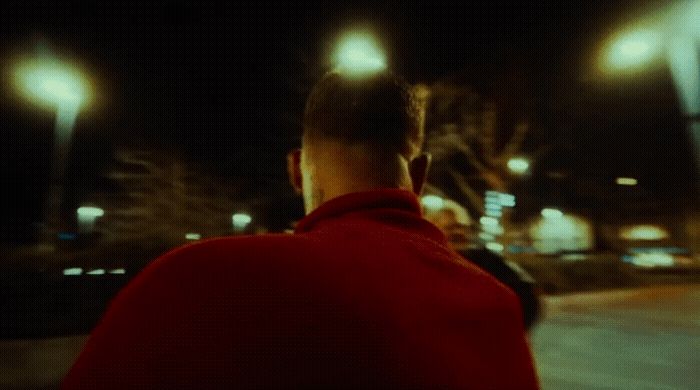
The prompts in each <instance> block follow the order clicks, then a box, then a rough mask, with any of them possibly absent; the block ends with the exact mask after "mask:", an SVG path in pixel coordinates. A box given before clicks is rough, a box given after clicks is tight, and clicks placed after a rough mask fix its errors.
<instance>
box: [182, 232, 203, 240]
mask: <svg viewBox="0 0 700 390" xmlns="http://www.w3.org/2000/svg"><path fill="white" fill-rule="evenodd" d="M201 238H202V235H201V234H199V233H187V234H185V239H186V240H199V239H201Z"/></svg>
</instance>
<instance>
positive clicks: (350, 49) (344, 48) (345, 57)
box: [334, 32, 386, 77]
mask: <svg viewBox="0 0 700 390" xmlns="http://www.w3.org/2000/svg"><path fill="white" fill-rule="evenodd" d="M334 62H335V65H336V69H337V70H338V71H339V72H342V73H343V74H345V75H347V76H349V77H363V76H367V75H370V74H372V73H377V72H380V71H382V70H384V69H386V58H385V56H384V53H383V51H382V49H381V48H380V45H379V43H378V42H377V40H376V39H375V38H374V37H373V36H372V35H371V34H369V33H366V32H353V33H348V34H346V35H345V36H343V38H342V39H341V41H340V43H339V44H338V47H337V49H336V53H335V58H334Z"/></svg>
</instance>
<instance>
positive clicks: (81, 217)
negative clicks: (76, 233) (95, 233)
mask: <svg viewBox="0 0 700 390" xmlns="http://www.w3.org/2000/svg"><path fill="white" fill-rule="evenodd" d="M76 214H77V215H78V226H79V228H80V231H81V232H83V233H91V232H92V230H93V229H94V228H95V221H97V218H100V217H102V216H104V215H105V212H104V210H102V209H101V208H99V207H90V206H83V207H80V208H78V210H77V211H76Z"/></svg>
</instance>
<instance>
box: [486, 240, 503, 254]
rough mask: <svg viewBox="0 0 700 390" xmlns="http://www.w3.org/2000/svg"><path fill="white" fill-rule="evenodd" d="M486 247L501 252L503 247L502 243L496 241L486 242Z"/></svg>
mask: <svg viewBox="0 0 700 390" xmlns="http://www.w3.org/2000/svg"><path fill="white" fill-rule="evenodd" d="M486 249H488V250H490V251H492V252H503V249H504V247H503V244H500V243H498V242H487V243H486Z"/></svg>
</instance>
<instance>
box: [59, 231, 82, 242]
mask: <svg viewBox="0 0 700 390" xmlns="http://www.w3.org/2000/svg"><path fill="white" fill-rule="evenodd" d="M57 237H58V239H59V240H61V241H72V240H75V239H76V238H78V235H77V234H75V233H68V232H61V233H58V234H57Z"/></svg>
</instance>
